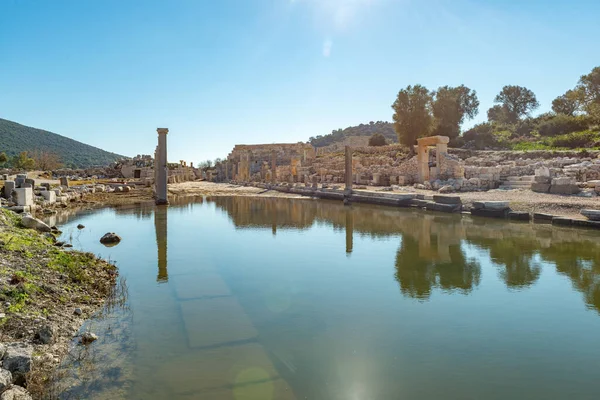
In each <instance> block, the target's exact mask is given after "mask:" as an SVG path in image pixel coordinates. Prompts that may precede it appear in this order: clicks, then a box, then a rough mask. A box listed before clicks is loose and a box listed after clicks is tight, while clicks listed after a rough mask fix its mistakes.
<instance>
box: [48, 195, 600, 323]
mask: <svg viewBox="0 0 600 400" xmlns="http://www.w3.org/2000/svg"><path fill="white" fill-rule="evenodd" d="M203 202H206V203H207V204H210V205H214V206H215V207H216V209H217V210H220V211H222V212H223V213H225V214H226V215H227V216H228V217H229V219H230V221H231V222H232V224H233V225H234V226H235V228H236V229H269V230H271V231H272V233H273V235H275V234H276V233H277V231H279V230H300V231H303V230H308V229H310V228H311V227H313V226H314V225H318V224H327V225H331V226H332V227H333V229H334V230H336V231H341V230H344V231H345V238H346V240H345V252H346V253H347V254H351V253H352V251H353V250H354V249H355V248H354V246H355V244H354V237H355V235H360V236H368V237H373V238H377V237H383V238H386V237H398V250H397V253H396V256H395V265H394V266H391V267H393V269H394V270H393V275H394V277H395V279H396V280H397V281H398V284H399V287H400V291H401V292H402V294H403V295H405V296H408V297H411V298H415V299H419V300H427V299H428V298H429V296H430V295H431V293H432V291H434V290H435V289H439V290H442V291H455V292H458V293H462V294H465V295H466V294H468V293H469V292H470V291H472V290H473V289H474V288H476V287H477V286H478V285H479V283H480V280H481V274H482V272H481V266H480V260H481V258H482V257H485V258H486V259H489V260H490V261H491V262H493V264H494V265H495V266H496V269H497V271H498V275H499V277H500V278H501V280H502V281H503V282H504V284H505V285H506V287H507V288H509V289H511V290H526V289H527V288H529V287H531V286H532V285H535V283H536V282H537V281H538V279H539V277H540V274H541V271H542V267H541V263H543V262H545V263H551V264H553V265H554V266H555V268H556V271H557V272H558V273H559V274H561V275H564V276H566V277H568V278H569V279H570V280H571V282H572V284H573V287H574V288H575V289H576V290H578V291H579V292H581V293H582V294H583V297H584V300H585V303H586V304H587V306H589V307H591V308H594V309H596V310H597V311H599V312H600V233H599V232H596V231H592V230H585V229H575V228H567V227H556V226H551V225H544V224H531V223H521V222H507V221H501V220H494V219H483V218H474V217H469V216H460V215H449V214H448V215H447V214H438V213H423V212H421V211H418V210H410V209H391V208H386V207H378V206H371V205H353V206H352V207H344V206H343V205H341V204H339V203H338V202H329V201H316V200H308V199H277V198H263V197H207V198H204V197H202V196H195V197H176V198H173V199H172V201H171V205H170V207H158V208H156V207H154V205H153V204H136V205H133V206H126V207H121V208H118V209H116V212H117V213H119V214H124V215H125V214H127V215H134V216H135V217H136V218H139V219H148V218H151V217H154V227H155V231H156V244H157V254H158V257H157V262H158V272H157V280H158V281H159V282H166V281H167V280H168V265H167V260H168V257H167V248H168V239H167V237H168V229H167V218H168V217H167V215H168V210H169V209H170V208H176V209H179V210H182V209H186V208H187V209H191V207H193V205H195V204H199V203H203ZM76 212H80V210H79V211H71V212H69V211H67V212H65V213H61V214H59V215H57V216H52V217H50V218H51V219H49V223H51V224H63V223H65V222H67V221H68V220H69V219H70V218H71V217H72V216H73V215H75V214H76Z"/></svg>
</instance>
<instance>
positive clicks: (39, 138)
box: [0, 118, 124, 168]
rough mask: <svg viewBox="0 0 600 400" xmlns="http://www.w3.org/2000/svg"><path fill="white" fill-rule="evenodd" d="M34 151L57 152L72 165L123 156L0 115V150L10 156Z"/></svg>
mask: <svg viewBox="0 0 600 400" xmlns="http://www.w3.org/2000/svg"><path fill="white" fill-rule="evenodd" d="M35 150H41V151H47V152H51V153H55V154H58V156H59V157H60V161H61V163H62V164H63V165H64V166H65V167H72V168H87V167H92V166H104V165H108V164H110V163H112V162H113V161H116V160H119V159H122V158H124V156H121V155H119V154H115V153H109V152H108V151H104V150H101V149H99V148H97V147H93V146H90V145H87V144H83V143H81V142H78V141H76V140H73V139H69V138H67V137H64V136H61V135H58V134H56V133H52V132H48V131H44V130H41V129H36V128H30V127H28V126H24V125H21V124H17V123H16V122H12V121H8V120H5V119H2V118H0V153H1V152H5V153H6V155H8V156H9V157H10V156H13V155H15V154H18V153H20V152H22V151H27V152H33V151H35Z"/></svg>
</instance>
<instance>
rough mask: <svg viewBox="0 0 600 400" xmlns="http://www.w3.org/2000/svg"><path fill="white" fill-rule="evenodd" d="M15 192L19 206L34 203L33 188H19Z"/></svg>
mask: <svg viewBox="0 0 600 400" xmlns="http://www.w3.org/2000/svg"><path fill="white" fill-rule="evenodd" d="M14 192H15V202H16V203H17V206H23V207H28V206H32V205H33V189H32V188H17V189H15V190H14Z"/></svg>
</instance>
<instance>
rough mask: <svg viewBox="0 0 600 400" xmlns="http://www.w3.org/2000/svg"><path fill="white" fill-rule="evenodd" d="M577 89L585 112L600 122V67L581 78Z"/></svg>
mask: <svg viewBox="0 0 600 400" xmlns="http://www.w3.org/2000/svg"><path fill="white" fill-rule="evenodd" d="M575 90H576V91H578V92H579V93H580V96H581V101H582V105H583V109H584V110H585V112H586V113H588V115H590V116H591V117H592V118H594V120H596V121H597V122H600V67H596V68H594V69H593V70H592V72H590V73H589V74H587V75H583V76H582V77H581V78H579V83H578V84H577V87H576V88H575Z"/></svg>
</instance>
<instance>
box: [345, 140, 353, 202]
mask: <svg viewBox="0 0 600 400" xmlns="http://www.w3.org/2000/svg"><path fill="white" fill-rule="evenodd" d="M344 175H345V178H346V190H344V204H346V205H347V204H350V200H351V197H352V148H351V147H350V146H346V169H345V171H344Z"/></svg>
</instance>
